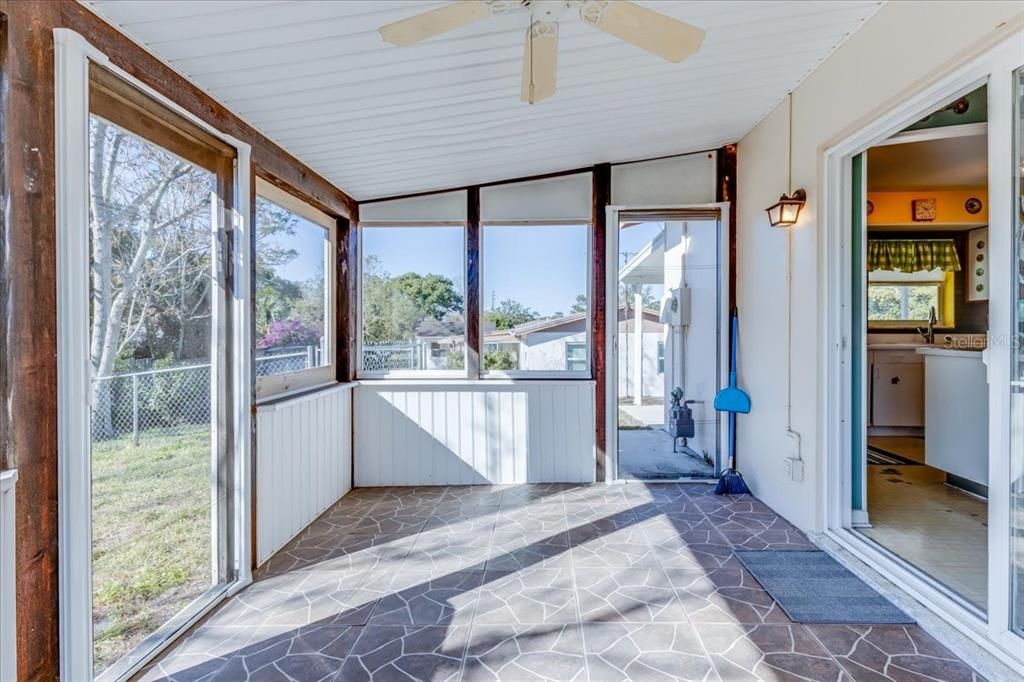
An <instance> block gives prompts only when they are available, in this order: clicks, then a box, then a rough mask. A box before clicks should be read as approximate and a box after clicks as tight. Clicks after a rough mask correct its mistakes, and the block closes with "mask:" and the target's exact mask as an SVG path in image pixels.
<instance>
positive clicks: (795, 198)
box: [765, 189, 807, 227]
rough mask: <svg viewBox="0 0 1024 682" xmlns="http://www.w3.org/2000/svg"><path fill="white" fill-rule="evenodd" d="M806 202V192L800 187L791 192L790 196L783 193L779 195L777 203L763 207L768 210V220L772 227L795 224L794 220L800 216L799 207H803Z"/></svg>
mask: <svg viewBox="0 0 1024 682" xmlns="http://www.w3.org/2000/svg"><path fill="white" fill-rule="evenodd" d="M806 202H807V192H805V191H804V190H802V189H798V190H797V191H795V192H793V195H792V196H786V195H785V194H783V195H782V196H781V197H779V201H778V203H776V204H772V205H771V206H769V207H768V208H767V209H765V210H766V211H768V222H769V223H770V224H771V226H772V227H790V226H791V225H796V221H797V219H798V218H799V217H800V209H802V208H803V207H804V203H806Z"/></svg>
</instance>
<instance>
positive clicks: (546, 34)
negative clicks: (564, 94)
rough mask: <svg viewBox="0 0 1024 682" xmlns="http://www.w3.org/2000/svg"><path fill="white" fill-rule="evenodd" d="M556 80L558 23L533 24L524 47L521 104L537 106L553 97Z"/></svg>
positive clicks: (542, 22)
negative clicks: (522, 102) (526, 103)
mask: <svg viewBox="0 0 1024 682" xmlns="http://www.w3.org/2000/svg"><path fill="white" fill-rule="evenodd" d="M557 78H558V23H557V22H554V21H551V22H544V21H535V22H533V24H532V25H531V26H530V28H528V29H526V42H525V43H524V45H523V91H522V94H521V98H522V100H523V101H524V102H528V103H530V104H536V103H537V102H539V101H541V100H542V99H547V98H548V97H551V96H552V95H554V94H555V83H556V81H557Z"/></svg>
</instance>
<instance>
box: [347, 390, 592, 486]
mask: <svg viewBox="0 0 1024 682" xmlns="http://www.w3.org/2000/svg"><path fill="white" fill-rule="evenodd" d="M355 453H356V455H355V457H356V460H355V476H356V481H355V484H356V485H357V486H387V485H466V484H516V483H549V482H566V483H588V482H591V481H593V480H594V470H595V454H594V383H593V382H592V381H564V380H563V381H509V382H500V383H499V382H495V381H487V382H482V381H450V382H440V381H431V382H429V383H423V382H420V383H416V382H410V383H396V382H391V381H388V382H380V383H375V382H363V383H361V384H360V385H359V386H357V387H356V389H355Z"/></svg>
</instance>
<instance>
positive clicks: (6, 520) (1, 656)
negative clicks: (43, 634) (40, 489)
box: [0, 470, 18, 681]
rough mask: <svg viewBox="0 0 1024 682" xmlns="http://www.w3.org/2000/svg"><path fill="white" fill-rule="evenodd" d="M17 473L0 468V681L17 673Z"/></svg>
mask: <svg viewBox="0 0 1024 682" xmlns="http://www.w3.org/2000/svg"><path fill="white" fill-rule="evenodd" d="M17 480H18V472H17V471H14V470H8V471H0V680H4V681H6V680H15V679H17V676H18V660H17V649H18V637H17V632H16V630H15V627H16V625H15V624H16V622H17V618H16V612H15V603H16V602H15V596H16V595H15V582H14V573H15V568H16V566H17V563H16V561H15V547H14V537H15V536H14V488H15V483H16V482H17Z"/></svg>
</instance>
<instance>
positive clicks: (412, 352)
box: [359, 226, 466, 372]
mask: <svg viewBox="0 0 1024 682" xmlns="http://www.w3.org/2000/svg"><path fill="white" fill-rule="evenodd" d="M359 229H360V232H361V236H362V286H361V288H360V295H361V297H362V302H361V303H362V316H361V329H360V334H361V335H362V343H363V358H362V360H363V363H362V369H363V371H364V372H388V371H417V370H460V369H464V368H465V366H466V357H465V356H466V353H465V327H466V323H465V295H466V285H465V251H466V246H465V230H464V228H462V227H374V226H361V227H360V228H359Z"/></svg>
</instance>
